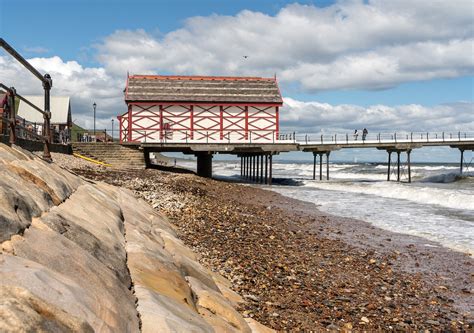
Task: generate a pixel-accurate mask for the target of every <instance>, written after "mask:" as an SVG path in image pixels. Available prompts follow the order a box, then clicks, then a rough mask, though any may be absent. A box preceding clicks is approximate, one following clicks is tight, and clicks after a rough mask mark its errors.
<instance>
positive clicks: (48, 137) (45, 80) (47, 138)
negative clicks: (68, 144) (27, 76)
mask: <svg viewBox="0 0 474 333" xmlns="http://www.w3.org/2000/svg"><path fill="white" fill-rule="evenodd" d="M0 47H2V48H3V49H4V50H5V51H7V52H8V53H9V54H10V55H11V56H12V57H13V58H15V59H16V60H17V61H18V62H19V63H20V64H22V65H23V67H25V68H26V69H28V70H29V71H30V72H31V73H32V74H33V75H34V76H36V78H38V79H39V80H40V81H41V83H42V85H43V89H44V110H41V109H40V108H38V107H37V106H35V105H34V104H33V103H30V102H29V101H28V100H27V99H26V98H24V97H23V96H20V95H18V94H17V93H16V90H15V88H13V87H11V88H8V87H7V86H5V85H3V84H2V88H3V89H4V90H5V91H7V93H8V97H9V99H10V103H9V114H10V138H9V140H10V143H11V144H15V142H16V128H15V127H16V116H15V96H18V97H19V98H20V100H22V101H24V102H25V103H27V104H28V105H30V106H31V107H33V108H34V109H35V110H36V111H39V112H41V114H42V115H43V119H44V132H45V133H44V134H45V135H44V151H43V158H44V159H45V160H48V161H51V160H52V159H51V153H50V147H49V146H50V144H51V142H52V132H51V127H50V119H51V112H50V106H51V105H50V92H51V88H52V86H53V80H52V79H51V76H50V75H49V74H45V75H42V74H41V73H40V72H39V71H38V70H37V69H36V68H34V67H33V66H32V65H31V64H30V63H29V62H28V61H27V60H26V59H25V58H23V57H22V56H21V55H20V54H19V53H18V52H17V51H16V50H15V49H14V48H13V47H12V46H11V45H10V44H8V43H7V42H6V41H5V40H4V39H3V38H0Z"/></svg>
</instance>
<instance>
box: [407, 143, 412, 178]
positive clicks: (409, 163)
mask: <svg viewBox="0 0 474 333" xmlns="http://www.w3.org/2000/svg"><path fill="white" fill-rule="evenodd" d="M410 154H411V149H408V150H407V164H408V182H409V183H411V162H410Z"/></svg>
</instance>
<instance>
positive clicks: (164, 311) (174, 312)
mask: <svg viewBox="0 0 474 333" xmlns="http://www.w3.org/2000/svg"><path fill="white" fill-rule="evenodd" d="M135 295H136V296H137V298H138V311H139V312H140V319H141V321H142V332H143V333H154V332H160V333H166V332H190V333H194V332H195V333H201V332H214V330H213V329H212V327H211V326H210V325H209V324H207V323H206V321H205V320H204V319H202V318H201V316H200V315H199V314H198V313H197V312H196V311H193V310H191V309H190V308H189V307H187V306H185V305H183V304H182V303H181V302H177V301H176V300H175V299H173V298H169V297H167V296H164V295H162V294H159V293H157V292H155V291H153V290H149V289H146V288H143V287H141V286H135Z"/></svg>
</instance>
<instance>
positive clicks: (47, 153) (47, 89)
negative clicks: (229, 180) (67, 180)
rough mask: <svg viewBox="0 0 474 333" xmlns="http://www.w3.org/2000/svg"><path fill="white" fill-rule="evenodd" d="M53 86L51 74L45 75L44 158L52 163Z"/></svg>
mask: <svg viewBox="0 0 474 333" xmlns="http://www.w3.org/2000/svg"><path fill="white" fill-rule="evenodd" d="M52 86H53V80H52V79H51V76H50V75H49V74H45V75H44V81H43V88H44V114H43V118H44V132H43V135H44V136H45V137H46V139H45V144H44V151H43V158H44V159H45V160H48V161H51V160H52V159H51V153H50V150H49V145H50V144H51V142H53V138H52V133H51V123H50V120H51V107H50V92H51V87H52Z"/></svg>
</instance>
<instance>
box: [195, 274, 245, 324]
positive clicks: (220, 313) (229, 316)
mask: <svg viewBox="0 0 474 333" xmlns="http://www.w3.org/2000/svg"><path fill="white" fill-rule="evenodd" d="M186 279H187V280H188V283H189V285H190V287H191V289H192V291H193V295H194V296H195V298H196V305H197V307H198V311H199V313H202V314H203V317H204V319H205V320H206V321H207V322H208V323H209V324H210V325H211V326H213V325H214V326H213V327H215V328H216V329H219V328H222V327H221V323H222V322H221V321H220V320H217V319H216V318H215V317H214V316H211V315H210V314H209V312H211V313H212V314H214V315H216V316H217V317H219V318H220V319H224V320H225V321H226V322H227V324H229V325H230V326H233V327H234V328H235V329H236V330H238V331H239V332H251V329H250V327H249V326H248V324H247V322H246V321H245V320H244V318H243V317H242V316H241V315H240V313H238V312H237V311H236V310H235V309H234V308H233V307H232V306H231V305H230V303H229V302H228V301H227V300H226V299H225V298H224V296H223V295H222V294H221V293H219V292H216V291H215V290H213V289H211V288H209V287H208V286H206V285H205V284H204V283H202V282H201V281H199V280H198V279H196V278H194V277H192V276H187V277H186ZM215 325H217V326H215Z"/></svg>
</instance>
